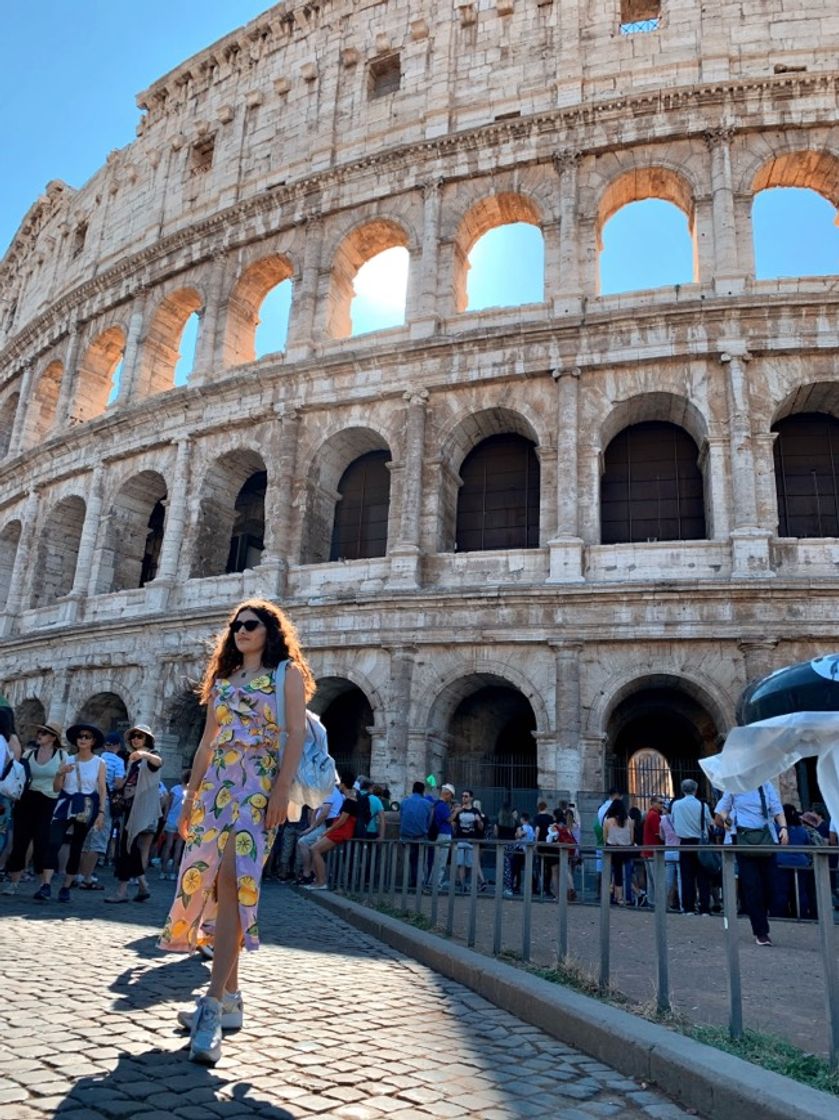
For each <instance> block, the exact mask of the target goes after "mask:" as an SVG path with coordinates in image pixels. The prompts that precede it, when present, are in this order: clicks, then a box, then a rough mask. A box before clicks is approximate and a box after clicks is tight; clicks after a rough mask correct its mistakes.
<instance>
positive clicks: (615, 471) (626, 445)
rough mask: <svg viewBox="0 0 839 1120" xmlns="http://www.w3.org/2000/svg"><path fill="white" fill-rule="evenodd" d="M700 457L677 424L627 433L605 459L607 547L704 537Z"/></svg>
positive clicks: (656, 423) (636, 427)
mask: <svg viewBox="0 0 839 1120" xmlns="http://www.w3.org/2000/svg"><path fill="white" fill-rule="evenodd" d="M698 459H699V452H698V449H697V446H696V444H695V443H694V441H693V439H692V438H691V436H690V435H688V433H687V432H686V431H685V430H684V428H681V427H679V426H678V425H676V424H671V423H668V422H665V421H660V420H649V421H645V422H643V423H640V424H633V425H631V426H630V427H628V428H624V430H623V431H622V432H620V433H619V434H618V435H617V436H615V438H614V439H613V440H612V441H611V443H610V444H609V446H608V447H607V448H606V453H605V454H604V456H603V475H602V478H601V480H600V533H601V541H602V543H603V544H624V543H627V544H630V543H638V542H644V541H690V540H703V539H704V538H705V498H704V491H703V482H702V472H701V471H700V469H699V462H698Z"/></svg>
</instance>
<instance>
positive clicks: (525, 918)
mask: <svg viewBox="0 0 839 1120" xmlns="http://www.w3.org/2000/svg"><path fill="white" fill-rule="evenodd" d="M523 874H524V889H523V890H522V907H523V913H522V919H521V959H522V960H523V961H529V960H530V923H531V920H532V918H533V845H532V844H528V845H527V847H526V849H525V852H524V872H523Z"/></svg>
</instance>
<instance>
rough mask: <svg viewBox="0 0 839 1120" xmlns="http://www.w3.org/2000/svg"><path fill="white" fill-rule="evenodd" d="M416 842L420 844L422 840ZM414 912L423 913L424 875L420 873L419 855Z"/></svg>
mask: <svg viewBox="0 0 839 1120" xmlns="http://www.w3.org/2000/svg"><path fill="white" fill-rule="evenodd" d="M415 843H417V844H420V843H421V841H419V840H417V841H415ZM421 854H422V849H421V848H420V855H421ZM408 855H409V857H410V852H409V853H408ZM410 867H411V860H410V858H409V859H408V868H409V869H410ZM414 913H415V914H421V913H422V875H420V868H419V857H417V881H416V883H414Z"/></svg>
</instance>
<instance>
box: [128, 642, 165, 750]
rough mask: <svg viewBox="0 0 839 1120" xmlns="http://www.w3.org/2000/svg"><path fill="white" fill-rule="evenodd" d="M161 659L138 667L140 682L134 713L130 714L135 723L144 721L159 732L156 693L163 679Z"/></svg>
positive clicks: (160, 729) (158, 711)
mask: <svg viewBox="0 0 839 1120" xmlns="http://www.w3.org/2000/svg"><path fill="white" fill-rule="evenodd" d="M163 667H164V666H163V661H162V660H161V659H160V658H156V659H155V660H153V661H152V662H151V664H150V665H144V666H142V667H141V669H140V684H139V688H138V689H137V695H136V698H135V706H134V714H133V715H132V716H130V718H131V719H133V721H134V722H135V723H146V724H148V725H149V727H151V728H152V730H153V731H156V732H160V731H162V728H161V726H160V724H159V722H158V721H159V719H160V715H161V713H160V710H159V705H158V702H157V694H158V692H159V691H160V682H161V680H162V679H163ZM155 725H157V726H155Z"/></svg>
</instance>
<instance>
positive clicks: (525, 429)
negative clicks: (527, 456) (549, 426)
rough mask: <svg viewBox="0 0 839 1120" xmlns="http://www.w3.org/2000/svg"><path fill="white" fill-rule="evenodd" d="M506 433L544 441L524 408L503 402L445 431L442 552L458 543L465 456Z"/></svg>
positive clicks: (439, 541) (443, 441) (442, 486)
mask: <svg viewBox="0 0 839 1120" xmlns="http://www.w3.org/2000/svg"><path fill="white" fill-rule="evenodd" d="M502 435H517V436H521V437H523V438H524V439H525V440H529V441H530V442H531V443H533V444H534V445H535V446H536V447H537V448H538V447H539V446H540V445H541V444H542V442H543V441H542V440H541V439H540V435H539V432H538V431H537V429H536V426H535V424H534V423H533V422H531V420H530V419H529V418H528V417H527V416H526V415H525V414H524V413H523V412H519V411H517V410H514V409H511V408H505V407H503V406H501V405H496V406H495V407H493V408H485V409H482V410H481V411H480V412H473V413H470V414H469V415H468V416H465V417H463V418H462V419H460V420H458V421H457V423H456V424H455V425H454V427H453V428H451V429H450V430H449V431H448V432H447V433H443V436H442V438H441V441H440V442H441V453H440V463H441V479H440V486H441V492H440V505H439V531H438V541H437V549H438V551H439V552H451V551H452V550H453V549H454V546H455V540H456V537H457V509H458V493H459V491H460V487H461V485H462V481H463V480H462V479H461V477H460V468H461V466H462V465H463V462H464V460H465V459H466V457H467V455H469V453H470V451H472V450H474V449H475V448H476V447H477V446H478V444H480V443H482V442H483V441H484V440H486V439H489V438H490V437H492V436H502Z"/></svg>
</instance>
